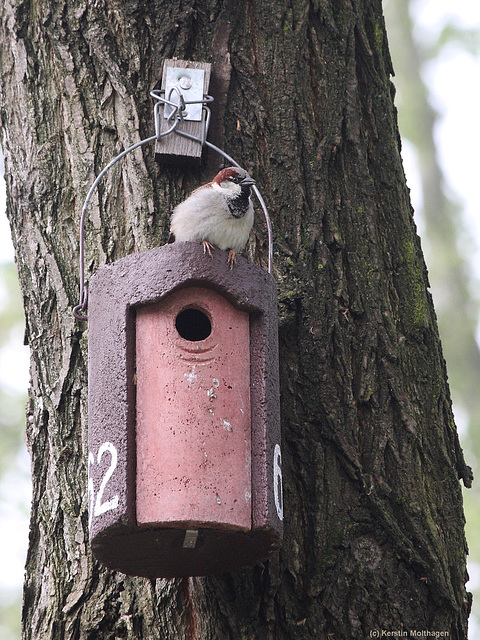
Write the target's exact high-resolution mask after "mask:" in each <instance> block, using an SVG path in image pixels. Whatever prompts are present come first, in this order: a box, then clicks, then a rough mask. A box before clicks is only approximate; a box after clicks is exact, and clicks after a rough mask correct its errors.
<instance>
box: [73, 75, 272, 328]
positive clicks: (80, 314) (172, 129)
mask: <svg viewBox="0 0 480 640" xmlns="http://www.w3.org/2000/svg"><path fill="white" fill-rule="evenodd" d="M174 92H175V93H176V94H177V96H178V102H174V101H173V100H172V93H174ZM150 95H151V96H152V98H153V99H154V100H156V103H155V106H154V109H153V113H154V121H155V135H154V136H150V138H146V139H145V140H141V141H140V142H137V143H135V144H134V145H132V146H131V147H128V149H125V150H124V151H122V153H120V154H119V155H118V156H117V157H116V158H114V159H113V160H112V161H111V162H109V163H108V164H107V166H106V167H105V168H104V169H103V170H102V171H101V172H100V173H99V174H98V176H97V178H96V179H95V182H94V183H93V184H92V186H91V187H90V189H89V191H88V193H87V197H86V198H85V202H84V204H83V207H82V214H81V217H80V250H79V271H80V293H79V301H78V304H77V305H76V306H75V307H74V308H73V315H74V317H75V318H76V319H77V320H83V321H87V320H88V316H87V315H86V311H87V306H88V284H87V283H86V282H85V218H86V215H87V208H88V204H89V202H90V199H91V197H92V195H93V193H94V191H95V189H96V188H97V186H98V184H99V182H100V181H101V180H102V178H103V176H104V175H105V174H106V173H107V172H108V170H109V169H111V168H112V167H113V166H114V165H115V164H116V163H117V162H118V161H119V160H121V159H122V158H123V157H125V156H126V155H127V153H130V151H134V150H135V149H138V147H142V146H143V145H146V144H149V143H150V142H155V141H156V140H160V139H161V138H163V137H165V136H168V135H171V134H172V133H176V134H177V135H180V136H183V137H185V138H189V139H190V140H194V141H196V142H198V143H199V144H201V145H202V146H204V145H205V146H207V147H209V148H210V149H212V150H213V151H216V152H217V153H218V154H220V155H221V156H223V157H224V158H225V159H226V160H228V161H229V162H231V163H232V165H234V166H235V167H239V168H240V169H241V168H242V167H241V166H240V165H239V164H238V162H236V161H235V160H234V159H233V158H232V157H231V156H229V155H228V154H227V153H225V152H224V151H222V149H220V148H219V147H217V146H216V145H214V144H212V143H211V142H209V141H208V140H207V134H208V128H209V126H210V118H211V111H210V109H209V107H208V106H207V105H208V104H209V103H210V102H213V97H212V96H208V95H204V96H203V99H202V100H193V101H186V100H185V99H184V97H183V95H182V93H181V91H180V90H179V89H178V88H177V87H175V86H174V87H172V89H171V90H170V91H169V95H168V97H165V91H164V90H159V89H155V90H153V91H151V92H150ZM189 104H201V105H202V109H203V110H204V111H205V126H204V127H203V129H202V137H201V138H198V137H197V136H194V135H192V134H190V133H187V132H186V131H183V130H182V129H181V128H179V124H180V123H182V122H183V121H184V112H185V111H186V108H187V105H189ZM166 105H169V106H170V107H171V109H172V110H171V113H170V114H169V116H168V117H167V129H166V130H165V131H163V132H162V131H160V118H161V114H160V107H162V106H163V107H165V106H166ZM252 189H253V192H254V193H255V195H256V197H257V199H258V201H259V203H260V206H261V207H262V210H263V213H264V216H265V222H266V225H267V233H268V273H272V268H273V231H272V223H271V220H270V216H269V214H268V210H267V207H266V204H265V201H264V199H263V198H262V195H261V193H260V191H259V190H258V187H257V186H256V185H252Z"/></svg>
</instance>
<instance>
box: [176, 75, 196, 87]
mask: <svg viewBox="0 0 480 640" xmlns="http://www.w3.org/2000/svg"><path fill="white" fill-rule="evenodd" d="M178 84H179V85H180V86H181V87H182V89H185V90H187V89H190V87H191V86H192V84H193V82H192V79H191V78H189V77H188V76H182V77H181V78H180V79H179V81H178Z"/></svg>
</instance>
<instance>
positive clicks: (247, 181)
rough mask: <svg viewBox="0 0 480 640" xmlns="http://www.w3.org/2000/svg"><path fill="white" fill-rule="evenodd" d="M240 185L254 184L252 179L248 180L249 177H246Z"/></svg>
mask: <svg viewBox="0 0 480 640" xmlns="http://www.w3.org/2000/svg"><path fill="white" fill-rule="evenodd" d="M240 184H242V185H243V184H245V185H251V184H255V180H254V179H253V178H250V176H247V177H246V178H244V179H243V180H242V181H241V183H240Z"/></svg>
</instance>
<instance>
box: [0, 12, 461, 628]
mask: <svg viewBox="0 0 480 640" xmlns="http://www.w3.org/2000/svg"><path fill="white" fill-rule="evenodd" d="M0 17H1V41H0V42H1V44H0V56H1V58H0V63H1V71H0V73H1V89H0V90H1V94H0V109H1V117H2V122H3V123H4V126H5V129H4V131H3V145H4V149H5V156H6V167H7V184H8V215H9V219H10V222H11V226H12V232H13V237H14V242H15V246H16V256H17V264H18V269H19V274H20V280H21V286H22V290H23V297H24V304H25V313H26V325H27V328H26V337H27V340H28V343H29V345H30V348H31V353H32V360H31V377H32V383H31V389H30V400H29V405H28V415H27V441H28V446H29V449H30V452H31V457H32V473H33V485H34V488H33V505H32V516H31V531H30V549H29V553H28V559H27V569H26V582H25V591H24V610H23V629H24V631H23V635H24V638H25V639H31V638H32V639H33V638H36V639H40V638H41V639H42V640H48V639H52V640H58V639H59V638H63V639H64V640H70V639H72V640H73V639H74V638H75V639H77V638H81V639H85V640H86V639H90V638H92V639H93V638H95V639H96V640H106V639H107V638H108V639H110V638H111V639H113V638H128V639H129V640H134V639H135V640H136V639H139V638H172V639H173V638H176V639H179V640H180V639H183V638H189V639H193V638H196V639H202V640H204V639H212V640H213V639H214V638H215V639H229V640H230V639H231V640H233V639H238V638H252V639H253V638H255V639H257V640H260V639H263V638H276V639H286V638H312V639H313V638H315V640H317V639H327V638H332V637H335V638H341V639H345V640H346V639H356V638H358V639H360V638H362V639H363V638H365V637H374V636H375V633H377V631H379V633H380V634H381V632H382V630H385V631H389V632H395V631H397V632H402V633H403V632H405V637H406V634H407V633H408V634H410V632H411V631H419V632H422V631H425V632H426V631H437V632H446V633H447V634H449V635H448V636H446V637H449V638H455V639H459V640H460V639H462V640H463V639H464V638H465V637H466V628H467V617H468V612H469V608H470V601H469V597H468V594H467V593H466V590H465V579H466V570H465V556H466V543H465V538H464V532H463V530H464V517H463V511H462V499H461V492H460V484H459V478H462V479H463V481H464V482H465V484H467V485H469V484H470V482H471V471H470V469H469V468H468V467H467V466H466V465H465V462H464V460H463V455H462V452H461V449H460V446H459V442H458V438H457V433H456V429H455V425H454V422H453V416H452V411H451V402H450V397H449V391H448V386H447V381H446V371H445V367H444V361H443V356H442V351H441V345H440V341H439V337H438V331H437V326H436V319H435V314H434V310H433V307H432V302H431V297H430V294H429V292H428V280H427V274H426V269H425V266H424V263H423V259H422V254H421V249H420V242H419V239H418V237H417V236H416V232H415V224H414V222H413V219H412V212H411V207H410V204H409V200H408V192H407V189H406V186H405V180H404V175H403V170H402V166H401V160H400V154H399V137H398V132H397V122H396V113H395V108H394V106H393V93H394V92H393V88H392V85H391V83H390V78H389V76H390V74H391V73H392V70H391V63H390V58H389V54H388V47H387V42H386V35H385V31H384V23H383V17H382V13H381V2H380V0H373V1H371V2H370V1H369V2H367V0H349V1H346V0H340V1H339V0H335V1H334V0H325V1H323V2H317V1H314V0H311V1H308V0H296V1H295V2H291V3H287V2H284V1H283V0H282V1H281V2H274V1H273V0H269V1H267V0H264V1H263V2H256V1H253V0H250V1H249V2H245V3H241V2H237V3H233V2H221V1H220V0H206V1H205V2H202V3H196V2H195V0H185V1H182V2H180V1H179V0H174V1H173V2H171V1H170V2H163V1H162V0H159V1H158V2H156V3H152V5H151V6H150V4H143V3H140V2H138V0H124V1H123V2H119V0H110V2H106V0H98V2H95V3H83V2H79V0H71V1H70V2H66V0H57V2H55V3H52V2H47V0H23V1H18V0H6V1H5V3H4V4H3V5H2V6H1V7H0ZM172 57H178V58H179V59H187V60H189V59H190V60H198V61H207V62H213V64H214V67H213V75H214V77H215V78H216V85H215V86H216V87H217V88H220V87H221V88H222V89H223V92H220V91H218V95H217V102H216V103H214V106H213V129H214V130H213V132H212V136H213V138H214V141H217V142H221V146H222V147H223V148H224V149H225V150H226V151H227V152H228V153H229V154H230V155H232V156H233V157H234V158H235V159H236V160H237V161H238V162H239V163H240V164H242V165H243V166H244V167H245V168H247V169H248V170H249V171H251V173H252V175H253V176H254V177H255V179H256V180H257V184H258V185H259V187H260V189H261V192H262V194H263V196H264V198H265V199H266V201H267V204H268V206H269V209H270V212H271V215H272V219H273V225H274V231H275V246H276V250H275V267H274V275H275V277H276V279H277V282H278V294H279V317H280V375H281V395H282V407H281V410H282V430H283V474H284V483H285V514H286V516H285V537H284V543H283V547H282V549H281V551H280V552H279V553H278V554H277V555H276V556H274V557H273V558H272V559H271V560H270V561H269V562H267V563H265V564H264V565H261V566H260V565H258V566H256V567H254V568H252V569H246V570H243V571H239V572H236V573H234V574H228V575H227V574H225V575H218V576H214V577H208V578H189V579H177V580H157V581H151V580H147V579H143V578H131V577H126V576H124V575H123V574H120V573H116V572H112V571H109V570H107V569H104V568H102V567H101V566H99V565H98V564H97V563H96V562H95V560H94V559H93V558H92V556H91V553H90V549H89V545H88V533H87V491H86V486H87V481H86V462H87V456H86V430H87V424H86V409H87V402H88V397H87V373H86V361H87V344H86V336H87V326H86V324H84V323H83V324H79V323H77V322H75V321H74V319H73V316H72V313H71V309H72V307H73V306H74V305H75V304H76V302H77V300H76V298H77V291H78V271H77V266H76V265H77V254H78V228H79V226H78V221H79V217H80V211H81V207H82V204H83V201H84V198H85V195H86V192H87V190H88V188H89V186H90V185H91V183H92V182H93V180H94V178H95V176H96V175H98V173H99V171H100V170H101V169H102V168H103V167H104V166H105V165H106V164H107V163H108V162H109V161H110V160H111V159H112V158H113V157H114V156H116V155H117V154H118V153H119V152H120V151H121V150H123V149H125V148H127V147H128V146H130V145H131V144H133V143H135V142H137V141H139V140H140V139H144V138H146V137H148V136H151V135H152V134H153V116H152V105H151V99H150V97H149V91H150V90H151V89H152V88H153V86H154V85H155V83H156V81H157V78H158V75H159V72H160V68H161V63H162V61H163V59H164V58H172ZM217 104H218V109H217V106H216V105H217ZM217 168H218V160H217V158H215V157H213V158H212V157H210V158H207V162H206V164H205V166H204V169H203V170H199V169H198V168H193V169H189V168H186V167H173V166H166V167H163V166H162V167H159V166H158V165H157V164H156V163H155V161H154V149H153V146H149V147H143V148H142V149H138V150H136V151H135V152H132V153H130V154H128V155H127V156H126V158H125V160H124V161H123V163H122V164H121V165H116V166H115V168H114V169H112V170H111V171H110V172H109V174H108V175H107V177H106V178H105V180H104V181H103V183H102V185H101V187H100V189H99V190H98V194H96V195H95V197H94V199H93V201H92V204H91V207H90V210H89V218H88V222H87V228H86V265H87V267H88V272H89V273H90V274H91V273H93V272H95V270H96V269H97V268H98V266H99V265H101V264H104V263H106V262H111V261H113V260H116V259H118V258H120V257H122V256H124V255H126V254H129V253H132V252H133V251H143V250H145V249H149V248H152V247H154V246H157V245H160V244H163V243H164V242H165V240H166V234H167V230H168V219H169V216H168V213H169V211H170V210H171V209H172V207H173V206H174V205H175V204H177V203H178V202H179V201H180V200H181V199H182V198H183V197H184V196H185V194H186V193H188V191H190V190H191V189H192V188H193V187H195V186H197V185H199V184H201V183H202V182H205V181H206V180H208V179H210V178H211V177H212V175H213V174H214V173H215V171H216V169H217ZM250 254H251V255H252V256H253V257H254V259H255V260H257V261H260V262H261V263H262V264H264V263H265V259H266V234H265V231H264V225H263V222H262V220H261V215H259V212H257V222H256V226H255V233H254V239H253V241H252V243H251V246H250Z"/></svg>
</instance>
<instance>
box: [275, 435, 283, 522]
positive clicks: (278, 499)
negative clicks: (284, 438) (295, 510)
mask: <svg viewBox="0 0 480 640" xmlns="http://www.w3.org/2000/svg"><path fill="white" fill-rule="evenodd" d="M273 496H274V498H275V506H276V508H277V514H278V517H279V518H280V520H283V485H282V452H281V450H280V445H279V444H276V445H275V449H274V451H273Z"/></svg>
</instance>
